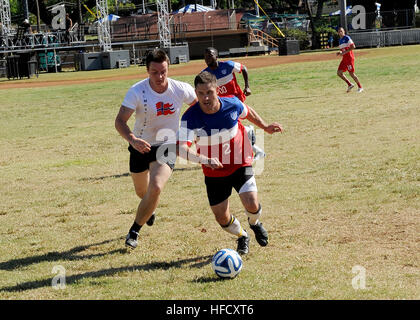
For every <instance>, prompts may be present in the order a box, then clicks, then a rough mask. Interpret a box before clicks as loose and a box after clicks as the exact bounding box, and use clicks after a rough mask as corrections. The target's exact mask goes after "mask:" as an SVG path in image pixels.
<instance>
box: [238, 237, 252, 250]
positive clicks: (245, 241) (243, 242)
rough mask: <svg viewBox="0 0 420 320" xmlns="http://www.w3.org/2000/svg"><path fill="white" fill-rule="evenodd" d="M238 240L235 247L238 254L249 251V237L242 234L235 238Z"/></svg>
mask: <svg viewBox="0 0 420 320" xmlns="http://www.w3.org/2000/svg"><path fill="white" fill-rule="evenodd" d="M236 241H237V242H238V247H237V249H236V251H237V252H238V253H239V254H240V255H245V254H247V253H248V252H249V237H247V236H242V237H240V238H238V240H236Z"/></svg>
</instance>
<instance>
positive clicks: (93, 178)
mask: <svg viewBox="0 0 420 320" xmlns="http://www.w3.org/2000/svg"><path fill="white" fill-rule="evenodd" d="M195 170H201V166H194V167H188V168H177V167H175V168H174V171H195ZM129 176H130V173H129V172H126V173H121V174H113V175H110V176H102V177H87V178H80V179H79V181H100V180H105V179H118V178H122V177H129Z"/></svg>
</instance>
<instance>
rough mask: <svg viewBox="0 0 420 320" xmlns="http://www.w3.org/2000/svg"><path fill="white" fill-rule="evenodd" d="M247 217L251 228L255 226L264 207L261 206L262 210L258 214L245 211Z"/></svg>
mask: <svg viewBox="0 0 420 320" xmlns="http://www.w3.org/2000/svg"><path fill="white" fill-rule="evenodd" d="M245 213H246V215H247V216H248V222H249V224H250V225H251V226H255V225H256V224H257V223H258V219H259V218H260V217H261V213H262V207H261V204H260V208H259V209H258V211H257V212H255V213H251V212H249V211H248V210H245Z"/></svg>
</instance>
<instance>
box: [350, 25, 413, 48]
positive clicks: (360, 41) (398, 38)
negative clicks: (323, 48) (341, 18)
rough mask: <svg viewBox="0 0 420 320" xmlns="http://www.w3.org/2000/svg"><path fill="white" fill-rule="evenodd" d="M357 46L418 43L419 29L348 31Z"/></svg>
mask: <svg viewBox="0 0 420 320" xmlns="http://www.w3.org/2000/svg"><path fill="white" fill-rule="evenodd" d="M350 36H351V38H352V39H353V41H354V43H355V44H356V46H357V47H359V48H360V47H386V46H395V45H401V46H402V45H405V44H420V29H405V30H392V31H373V32H355V33H350Z"/></svg>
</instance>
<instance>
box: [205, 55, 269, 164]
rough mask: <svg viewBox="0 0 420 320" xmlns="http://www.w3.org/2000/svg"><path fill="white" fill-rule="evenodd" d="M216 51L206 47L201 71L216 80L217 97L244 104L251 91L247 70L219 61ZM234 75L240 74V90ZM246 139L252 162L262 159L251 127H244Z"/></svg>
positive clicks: (262, 153) (237, 64)
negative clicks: (248, 140)
mask: <svg viewBox="0 0 420 320" xmlns="http://www.w3.org/2000/svg"><path fill="white" fill-rule="evenodd" d="M218 55H219V53H218V51H217V49H215V48H213V47H208V48H206V50H205V51H204V61H205V62H206V64H207V68H206V69H204V70H203V71H207V72H210V73H212V74H214V75H215V76H216V79H217V95H218V96H219V97H229V96H232V95H234V96H236V97H237V98H238V99H239V100H241V101H242V102H245V100H246V97H247V96H250V95H251V89H250V88H249V81H248V69H247V68H246V66H245V65H244V64H242V63H240V62H236V61H231V60H228V61H219V60H218ZM236 73H241V74H242V76H243V78H244V83H245V87H244V90H243V91H242V90H241V87H240V86H239V84H238V81H237V80H236V76H235V74H236ZM245 129H246V131H247V134H248V137H249V139H250V140H251V143H252V150H253V151H254V161H256V160H258V159H260V158H264V157H265V152H264V150H263V149H261V148H260V147H259V146H257V145H256V137H255V131H254V127H253V126H245Z"/></svg>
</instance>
